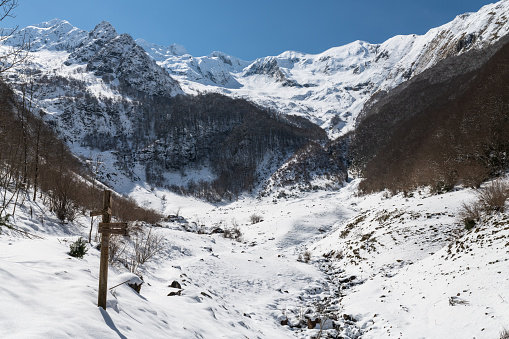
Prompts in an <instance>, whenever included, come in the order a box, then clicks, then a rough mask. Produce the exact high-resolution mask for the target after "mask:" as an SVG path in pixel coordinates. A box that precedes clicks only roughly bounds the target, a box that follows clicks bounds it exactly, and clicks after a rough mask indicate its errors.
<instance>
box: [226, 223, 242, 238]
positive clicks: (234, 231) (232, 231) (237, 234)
mask: <svg viewBox="0 0 509 339" xmlns="http://www.w3.org/2000/svg"><path fill="white" fill-rule="evenodd" d="M223 238H226V239H233V240H235V241H237V242H242V240H243V237H242V231H241V230H240V227H239V224H238V223H237V221H236V220H235V219H233V220H232V227H231V228H227V227H225V229H224V232H223Z"/></svg>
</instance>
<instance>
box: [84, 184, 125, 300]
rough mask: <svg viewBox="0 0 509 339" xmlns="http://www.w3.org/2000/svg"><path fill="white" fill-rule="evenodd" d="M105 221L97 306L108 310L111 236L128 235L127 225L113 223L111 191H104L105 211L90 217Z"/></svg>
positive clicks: (100, 227)
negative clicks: (101, 218) (100, 217)
mask: <svg viewBox="0 0 509 339" xmlns="http://www.w3.org/2000/svg"><path fill="white" fill-rule="evenodd" d="M101 215H102V217H103V220H102V222H101V223H99V233H101V235H102V236H101V266H100V268H99V294H98V297H97V306H99V307H102V308H103V309H104V310H106V296H107V294H108V254H109V253H108V251H109V244H110V234H121V235H127V223H112V222H111V191H110V190H104V196H103V209H102V210H101V211H95V212H90V216H91V217H94V216H101Z"/></svg>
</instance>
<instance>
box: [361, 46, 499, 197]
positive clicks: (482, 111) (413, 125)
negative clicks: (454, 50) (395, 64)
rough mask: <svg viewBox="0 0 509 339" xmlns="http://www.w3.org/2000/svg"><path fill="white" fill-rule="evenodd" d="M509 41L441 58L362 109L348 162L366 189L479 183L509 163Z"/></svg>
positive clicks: (368, 190)
mask: <svg viewBox="0 0 509 339" xmlns="http://www.w3.org/2000/svg"><path fill="white" fill-rule="evenodd" d="M508 88H509V44H508V38H507V37H506V38H504V39H502V40H501V41H499V42H498V43H497V44H495V45H493V46H491V47H489V48H487V49H486V50H484V51H483V52H482V53H481V52H470V53H465V54H464V55H461V56H459V57H453V58H450V59H447V60H445V61H444V62H442V63H440V64H439V65H437V66H436V67H434V68H432V69H430V70H428V71H426V72H424V73H422V74H421V75H419V76H417V77H415V78H414V79H412V80H410V81H409V82H408V83H405V84H404V85H402V86H400V87H398V88H397V89H396V90H394V91H392V92H390V93H389V94H382V95H380V96H379V98H378V101H375V102H372V103H371V105H369V106H367V107H366V109H365V110H364V112H363V115H362V117H363V118H362V119H361V120H360V122H359V124H358V127H357V129H356V131H355V133H354V136H353V142H352V145H351V157H352V163H353V168H355V169H356V170H358V171H360V173H362V176H364V177H365V178H366V180H365V181H364V182H363V183H362V184H361V185H360V189H361V190H363V191H366V192H372V191H380V190H383V189H386V188H387V189H390V190H392V191H395V192H397V191H409V190H412V189H414V188H416V187H418V186H422V185H429V186H431V187H433V188H435V189H436V190H437V191H441V190H444V189H448V188H451V187H452V186H454V185H457V184H463V185H466V186H472V187H479V185H480V184H481V183H482V182H483V181H485V180H487V179H488V178H491V177H494V176H497V175H500V174H501V173H503V172H504V171H505V170H507V169H508V168H509V158H508V154H509V153H508V152H509V95H508V94H507V93H508Z"/></svg>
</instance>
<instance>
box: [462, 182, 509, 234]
mask: <svg viewBox="0 0 509 339" xmlns="http://www.w3.org/2000/svg"><path fill="white" fill-rule="evenodd" d="M476 197H477V199H476V200H475V201H473V202H471V203H468V204H467V203H463V204H462V206H461V209H460V211H459V214H458V217H459V219H460V220H461V221H462V222H463V223H464V224H465V228H466V229H471V228H473V227H474V226H475V224H476V223H477V222H478V221H479V219H480V218H481V216H482V215H483V214H490V213H496V212H503V211H504V209H505V201H506V200H507V198H509V183H508V182H506V181H502V180H500V179H499V180H495V181H493V182H492V183H490V184H488V185H487V186H486V187H484V188H481V189H479V190H478V191H477V193H476Z"/></svg>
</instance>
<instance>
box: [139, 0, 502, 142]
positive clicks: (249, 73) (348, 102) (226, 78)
mask: <svg viewBox="0 0 509 339" xmlns="http://www.w3.org/2000/svg"><path fill="white" fill-rule="evenodd" d="M507 13H509V1H507V0H503V1H500V2H498V3H495V4H491V5H487V6H484V7H483V8H482V9H481V10H480V11H479V12H477V13H467V14H463V15H459V16H457V17H456V18H455V19H454V20H453V21H451V22H449V23H447V24H445V25H443V26H441V27H438V28H433V29H431V30H430V31H429V32H427V33H426V34H425V35H406V36H396V37H394V38H391V39H389V40H387V41H385V42H384V43H382V44H370V43H367V42H364V41H355V42H352V43H350V44H348V45H346V46H341V47H335V48H331V49H329V50H327V51H325V52H323V53H320V54H316V55H312V54H305V53H299V52H294V51H287V52H284V53H282V54H280V55H278V56H268V57H265V58H261V59H257V60H255V61H253V62H245V61H241V60H238V59H236V58H233V57H231V56H227V55H224V54H218V53H217V52H215V53H213V54H211V55H209V56H206V57H200V58H195V57H192V56H190V55H188V54H182V53H185V50H184V49H183V48H181V47H179V52H180V53H165V52H161V51H167V50H171V48H172V47H173V48H175V47H174V46H172V47H168V48H155V47H151V46H149V45H147V44H146V43H141V46H142V47H144V48H145V49H146V50H147V52H148V53H149V54H150V55H151V56H152V57H153V58H154V59H155V60H156V61H157V62H158V63H159V64H160V65H161V66H164V67H166V68H167V69H168V72H170V74H172V75H174V76H175V77H176V78H177V79H178V80H179V81H180V82H181V84H182V86H183V88H184V90H185V91H187V92H193V91H196V90H199V91H217V92H220V93H223V94H226V95H233V96H241V97H245V98H248V99H249V100H253V101H255V102H257V103H259V104H261V105H263V106H267V107H272V108H274V109H277V110H279V111H281V112H284V113H288V114H298V115H302V116H304V117H306V118H308V119H310V120H311V121H313V122H315V123H317V124H318V125H320V126H321V127H323V128H325V129H326V130H328V132H329V135H330V136H337V135H339V134H343V133H345V132H347V131H349V130H351V129H352V128H353V127H354V123H355V118H356V117H357V115H358V114H359V112H360V111H361V110H362V108H363V106H364V104H365V103H366V101H367V100H368V99H369V98H370V97H371V96H372V95H373V94H375V93H377V92H379V91H387V90H390V89H392V88H394V87H396V86H397V85H399V84H400V83H402V82H404V81H406V80H408V79H410V78H412V77H413V76H415V75H417V74H420V73H421V72H422V71H424V70H426V69H428V68H430V67H432V66H433V65H435V64H437V62H439V61H440V60H443V59H445V58H447V57H449V56H452V55H457V54H462V53H464V52H466V51H469V50H472V49H481V48H483V47H486V46H487V45H489V44H492V43H493V42H495V41H497V40H498V39H500V38H501V37H502V36H504V35H506V34H507V33H508V32H509V23H508V20H507ZM203 85H204V86H203Z"/></svg>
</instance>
